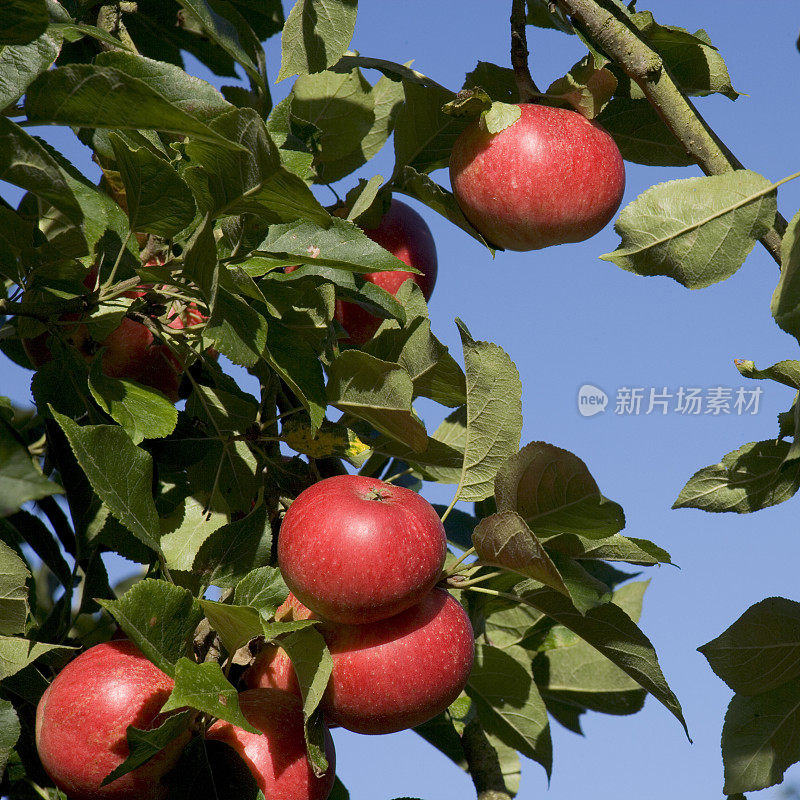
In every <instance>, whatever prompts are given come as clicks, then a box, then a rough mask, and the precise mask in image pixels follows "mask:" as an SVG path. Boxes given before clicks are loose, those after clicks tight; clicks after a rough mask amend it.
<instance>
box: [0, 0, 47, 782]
mask: <svg viewBox="0 0 800 800" xmlns="http://www.w3.org/2000/svg"><path fill="white" fill-rule="evenodd" d="M0 20H2V27H0V46H2V45H6V44H28V42H32V41H33V40H34V39H36V38H38V37H39V36H41V35H42V34H43V33H44V32H45V30H46V29H47V24H48V23H49V22H50V14H49V12H48V10H47V4H46V3H45V0H0ZM0 774H2V771H0Z"/></svg>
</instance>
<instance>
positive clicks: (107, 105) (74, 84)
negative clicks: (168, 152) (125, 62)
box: [25, 64, 242, 151]
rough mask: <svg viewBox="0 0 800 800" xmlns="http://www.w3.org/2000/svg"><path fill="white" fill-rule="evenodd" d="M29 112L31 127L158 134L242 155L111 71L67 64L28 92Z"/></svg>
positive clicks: (146, 89)
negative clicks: (45, 125) (210, 144)
mask: <svg viewBox="0 0 800 800" xmlns="http://www.w3.org/2000/svg"><path fill="white" fill-rule="evenodd" d="M25 111H26V112H27V114H28V118H29V119H30V121H31V122H38V123H51V124H61V125H73V126H77V127H82V128H120V129H128V130H131V129H132V130H136V129H139V128H144V129H154V130H159V131H165V132H169V133H177V134H184V135H190V136H193V137H197V138H198V139H204V140H207V141H208V142H213V144H214V146H215V147H217V148H222V149H223V150H231V151H234V150H241V149H242V147H241V146H240V145H239V144H238V143H237V142H232V141H229V140H228V139H226V138H225V136H224V135H220V134H218V133H216V132H215V131H213V130H212V129H211V128H210V127H209V126H207V125H206V124H205V123H203V122H201V121H200V120H199V119H197V118H196V117H193V116H191V115H190V114H187V113H186V112H185V111H183V110H182V109H180V108H179V107H178V106H177V105H175V104H174V103H172V102H171V101H170V100H168V99H167V98H166V97H164V96H163V95H161V94H159V93H158V92H157V91H155V90H154V89H152V88H151V87H150V86H149V85H148V84H147V83H145V82H144V81H143V80H141V79H139V78H134V77H132V76H131V75H128V74H127V73H125V72H121V71H120V70H118V69H114V68H112V67H97V66H94V65H92V64H68V65H66V66H64V67H60V68H59V69H56V70H51V71H49V72H45V73H44V74H43V75H40V76H39V77H38V78H37V79H36V80H35V81H34V82H33V83H32V84H31V85H30V87H29V88H28V93H27V95H26V98H25Z"/></svg>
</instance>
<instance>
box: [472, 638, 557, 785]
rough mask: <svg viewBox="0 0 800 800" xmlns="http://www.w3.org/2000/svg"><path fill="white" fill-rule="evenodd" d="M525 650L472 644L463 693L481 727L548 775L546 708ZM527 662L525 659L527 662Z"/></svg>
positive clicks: (550, 755) (549, 752)
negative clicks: (538, 764) (531, 672)
mask: <svg viewBox="0 0 800 800" xmlns="http://www.w3.org/2000/svg"><path fill="white" fill-rule="evenodd" d="M526 660H527V659H526V658H525V651H519V652H516V651H515V652H514V654H513V655H512V654H511V653H509V652H508V651H505V650H498V649H497V648H496V647H489V646H488V645H476V647H475V663H474V665H473V667H472V673H471V674H470V678H469V683H468V684H467V689H466V691H467V694H468V695H469V696H470V697H471V698H472V700H473V702H474V703H475V705H476V708H477V711H478V716H479V718H480V721H481V724H482V725H483V727H484V728H485V729H486V730H487V731H489V732H491V733H493V734H495V735H496V736H497V737H498V738H499V739H500V740H501V741H502V742H505V744H507V745H509V746H510V747H513V748H514V749H515V750H518V751H519V752H520V753H522V755H525V756H527V757H528V758H532V759H534V761H538V762H539V763H540V764H541V765H542V766H543V767H544V768H545V771H546V772H547V774H548V775H550V771H551V769H552V761H553V752H552V743H551V741H550V727H549V725H548V722H547V711H546V709H545V706H544V703H543V702H542V698H541V697H540V696H539V692H538V691H537V689H536V684H535V683H534V682H533V679H532V678H531V674H530V667H529V666H528V667H526V666H525V663H524V661H526ZM528 664H529V662H528Z"/></svg>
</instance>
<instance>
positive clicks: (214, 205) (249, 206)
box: [182, 108, 330, 225]
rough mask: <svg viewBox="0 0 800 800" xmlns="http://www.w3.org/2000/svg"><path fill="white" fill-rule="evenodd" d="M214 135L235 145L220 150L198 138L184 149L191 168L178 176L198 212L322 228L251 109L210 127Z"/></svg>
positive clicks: (306, 192)
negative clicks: (306, 223)
mask: <svg viewBox="0 0 800 800" xmlns="http://www.w3.org/2000/svg"><path fill="white" fill-rule="evenodd" d="M210 128H211V129H213V131H214V132H215V135H217V136H219V137H220V138H224V139H225V140H226V141H228V142H230V143H235V147H236V151H235V152H234V150H232V149H220V148H219V147H218V146H217V145H216V144H214V143H213V141H211V140H208V141H206V140H202V137H199V138H197V139H192V140H190V141H189V142H187V144H186V153H187V155H188V156H189V158H190V159H191V161H192V166H190V167H188V168H187V169H185V170H184V172H183V174H182V177H183V178H184V180H186V182H187V183H188V184H189V186H190V187H191V189H192V191H193V192H194V195H195V199H196V200H197V204H198V207H199V208H200V209H201V211H210V212H213V213H214V214H215V216H226V215H233V214H248V213H249V214H255V215H256V216H259V217H261V218H262V219H265V220H266V221H267V222H269V223H273V222H292V221H294V220H297V219H305V220H311V221H312V224H313V223H318V224H320V225H327V224H328V222H329V220H330V215H329V214H328V212H327V211H325V209H324V208H323V207H322V206H321V205H320V204H319V201H318V200H317V199H316V198H315V197H314V195H313V194H312V193H311V190H310V189H309V188H308V186H306V184H305V183H304V181H303V180H302V179H301V178H299V177H298V176H297V175H294V174H293V173H291V172H289V171H288V170H287V169H285V168H284V167H283V166H282V164H281V158H280V155H279V153H278V148H277V147H276V146H275V143H274V142H273V141H272V139H270V136H269V134H268V133H267V129H266V127H265V125H264V121H263V120H262V119H261V117H260V116H259V115H258V113H257V112H256V111H255V110H254V109H252V108H238V109H234V110H232V111H229V112H228V113H227V114H223V115H222V116H220V117H217V118H216V119H215V120H213V121H212V122H211V123H210Z"/></svg>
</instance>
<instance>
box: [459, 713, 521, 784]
mask: <svg viewBox="0 0 800 800" xmlns="http://www.w3.org/2000/svg"><path fill="white" fill-rule="evenodd" d="M461 746H462V747H463V748H464V755H465V756H466V758H467V766H468V768H469V774H470V777H471V778H472V782H473V783H474V784H475V791H476V792H477V794H478V800H511V797H512V795H511V794H510V793H509V791H508V789H507V788H506V782H505V779H504V777H503V770H502V768H501V767H500V763H499V762H498V760H497V752H496V751H495V749H494V748H493V747H492V746H491V745H490V744H489V742H488V741H487V739H486V735H485V734H484V732H483V728H481V726H480V723H479V722H478V721H477V720H476V719H473V720H472V721H471V722H469V723H468V724H467V726H466V727H465V728H464V733H462V734H461Z"/></svg>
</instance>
